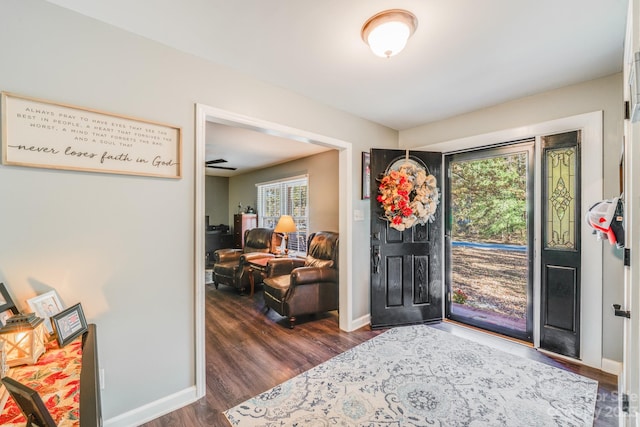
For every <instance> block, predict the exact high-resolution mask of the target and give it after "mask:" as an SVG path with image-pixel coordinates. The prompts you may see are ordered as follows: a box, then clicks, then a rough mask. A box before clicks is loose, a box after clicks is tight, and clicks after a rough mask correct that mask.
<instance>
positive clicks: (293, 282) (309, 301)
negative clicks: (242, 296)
mask: <svg viewBox="0 0 640 427" xmlns="http://www.w3.org/2000/svg"><path fill="white" fill-rule="evenodd" d="M266 276H267V277H266V278H265V279H264V280H263V283H264V302H265V306H266V309H267V311H269V309H270V308H271V309H273V310H275V311H276V312H277V313H278V314H280V315H281V316H286V317H288V318H289V327H290V328H292V329H293V327H294V325H295V322H296V316H302V315H306V314H315V313H322V312H326V311H332V310H337V309H338V293H339V290H338V233H334V232H329V231H319V232H317V233H313V234H311V235H310V236H309V240H308V244H307V257H306V259H305V258H274V259H272V260H269V262H268V264H267V271H266Z"/></svg>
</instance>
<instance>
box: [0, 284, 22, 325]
mask: <svg viewBox="0 0 640 427" xmlns="http://www.w3.org/2000/svg"><path fill="white" fill-rule="evenodd" d="M14 314H20V310H18V307H16V304H15V303H14V302H13V299H11V295H9V291H8V290H7V288H6V286H5V285H4V283H2V282H0V323H1V324H2V325H1V326H4V325H5V324H6V323H7V319H8V318H9V317H11V316H13V315H14Z"/></svg>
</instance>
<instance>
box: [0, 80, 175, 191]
mask: <svg viewBox="0 0 640 427" xmlns="http://www.w3.org/2000/svg"><path fill="white" fill-rule="evenodd" d="M0 103H1V108H0V113H1V115H0V119H1V120H2V126H0V128H1V129H2V164H4V165H15V166H26V167H35V168H47V169H64V170H70V171H86V172H100V173H111V174H124V175H141V176H149V177H158V178H174V179H180V178H182V163H181V162H182V128H180V127H178V126H172V125H168V124H165V123H160V122H156V121H152V120H146V119H141V118H136V117H130V116H125V115H122V114H117V113H110V112H106V111H100V110H97V109H93V108H87V107H81V106H77V105H71V104H65V103H61V102H55V101H49V100H45V99H39V98H32V97H28V96H23V95H18V94H14V93H9V92H1V93H0Z"/></svg>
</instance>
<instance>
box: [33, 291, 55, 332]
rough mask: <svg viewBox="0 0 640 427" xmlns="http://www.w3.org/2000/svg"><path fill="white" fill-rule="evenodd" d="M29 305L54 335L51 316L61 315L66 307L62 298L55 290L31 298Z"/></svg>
mask: <svg viewBox="0 0 640 427" xmlns="http://www.w3.org/2000/svg"><path fill="white" fill-rule="evenodd" d="M27 304H28V305H29V308H30V309H31V311H33V312H34V313H35V314H37V315H38V317H42V318H43V319H44V326H45V328H46V329H47V331H48V332H49V334H52V333H53V327H52V325H51V316H53V315H54V314H58V313H60V312H61V311H62V310H63V309H64V306H63V305H62V303H61V302H60V297H58V293H57V292H56V291H55V290H51V291H49V292H45V293H44V294H41V295H38V296H35V297H33V298H29V299H28V300H27Z"/></svg>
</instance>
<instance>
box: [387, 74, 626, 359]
mask: <svg viewBox="0 0 640 427" xmlns="http://www.w3.org/2000/svg"><path fill="white" fill-rule="evenodd" d="M622 90H623V79H622V74H621V73H619V74H614V75H611V76H608V77H604V78H601V79H597V80H592V81H588V82H585V83H581V84H577V85H572V86H567V87H564V88H561V89H558V90H554V91H550V92H545V93H541V94H537V95H533V96H529V97H526V98H522V99H518V100H516V101H512V102H508V103H504V104H500V105H496V106H494V107H490V108H485V109H482V110H478V111H474V112H471V113H468V114H464V115H461V116H457V117H452V118H450V119H447V120H442V121H439V122H434V123H429V124H427V125H424V126H419V127H416V128H413V129H409V130H406V131H401V132H400V146H401V147H407V148H409V147H424V148H425V149H429V146H431V145H434V144H438V148H439V149H441V150H442V151H445V152H446V151H447V148H446V146H447V144H446V142H447V141H452V140H459V139H463V138H471V137H474V136H478V135H483V134H488V133H491V132H496V131H502V130H505V129H515V128H523V127H525V128H526V127H527V126H530V125H533V124H537V123H542V122H547V121H551V120H555V119H560V118H564V117H570V116H574V115H578V114H583V113H589V112H592V111H600V110H602V111H603V112H604V115H603V117H604V119H603V122H604V130H603V137H604V138H603V153H604V156H603V159H602V164H603V174H604V188H603V194H604V197H605V198H611V197H615V196H618V195H619V194H620V189H619V178H618V176H619V175H618V171H619V168H618V165H619V162H620V154H621V151H622V129H623V128H622V123H623V118H624V117H623V108H622V106H623V94H622ZM505 142H506V141H505ZM583 173H589V171H583ZM622 255H623V253H622V250H621V249H617V248H616V247H615V246H610V245H609V244H608V243H607V244H605V245H604V253H603V277H604V287H603V301H602V304H603V305H602V313H603V330H604V331H605V333H604V334H603V357H604V358H607V359H611V360H614V361H621V360H622V324H621V320H620V318H619V317H615V316H614V315H613V310H612V309H611V306H612V304H614V303H619V302H620V301H622V300H623V265H622ZM585 315H588V313H585Z"/></svg>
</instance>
